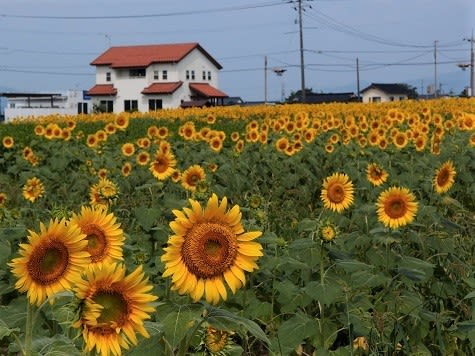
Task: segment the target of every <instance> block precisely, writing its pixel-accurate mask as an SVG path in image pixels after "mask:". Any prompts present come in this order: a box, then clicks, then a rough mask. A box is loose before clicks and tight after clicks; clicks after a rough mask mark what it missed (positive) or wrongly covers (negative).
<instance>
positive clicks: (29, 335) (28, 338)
mask: <svg viewBox="0 0 475 356" xmlns="http://www.w3.org/2000/svg"><path fill="white" fill-rule="evenodd" d="M33 309H34V307H33V305H31V303H29V302H28V304H27V307H26V327H25V356H31V355H32V352H33V349H32V344H33V314H34V310H33Z"/></svg>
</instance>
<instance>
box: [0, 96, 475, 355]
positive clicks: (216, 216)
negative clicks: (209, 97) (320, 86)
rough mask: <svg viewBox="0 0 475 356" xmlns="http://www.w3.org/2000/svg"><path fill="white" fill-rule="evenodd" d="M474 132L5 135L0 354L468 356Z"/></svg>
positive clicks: (411, 116)
mask: <svg viewBox="0 0 475 356" xmlns="http://www.w3.org/2000/svg"><path fill="white" fill-rule="evenodd" d="M474 128H475V101H474V100H473V99H447V100H433V101H404V102H393V103H388V104H380V105H375V104H359V103H354V104H325V105H282V106H273V107H268V106H265V107H242V108H239V107H215V108H206V109H189V110H186V111H183V110H163V111H156V112H150V113H146V114H145V113H144V114H140V113H122V114H119V115H115V114H97V115H88V116H87V115H86V116H85V115H82V116H73V117H60V116H50V117H43V118H29V119H25V120H18V121H15V122H11V123H5V124H2V125H0V262H1V263H0V354H2V355H16V354H25V355H31V354H45V355H46V354H69V355H79V354H84V353H85V352H89V353H91V354H98V355H120V354H125V355H141V356H142V355H185V354H186V355H241V354H248V355H249V354H252V355H292V356H296V355H314V354H318V355H321V354H322V355H348V354H355V355H380V354H391V355H392V354H394V355H414V354H418V355H474V352H473V350H474V349H475V312H474V311H475V308H474V304H473V303H474V300H475V292H474V290H475V267H474V266H475V261H474V256H475V253H474V250H475V242H474V241H473V238H472V237H473V236H475V220H474V217H475V214H474V211H475V151H474V146H475V132H474ZM68 224H73V225H74V226H73V225H71V226H70V225H68ZM67 236H69V238H66V237H67ZM84 239H86V240H87V241H85V240H84ZM38 246H39V247H38ZM44 251H49V252H44ZM66 256H72V258H71V260H69V259H68V258H66ZM59 262H61V263H59ZM64 271H67V273H63V272H64ZM74 271H81V274H80V276H81V277H77V276H76V275H73V272H74ZM61 276H66V277H65V279H61V278H62V277H61ZM51 281H53V282H54V283H53V282H51ZM66 287H67V288H66ZM29 302H32V305H30V303H29ZM31 315H33V320H34V323H33V324H31V323H30V324H29V323H28V320H30V321H31V319H29V318H30V316H31ZM28 325H30V326H28ZM29 341H31V347H30V346H28V342H29Z"/></svg>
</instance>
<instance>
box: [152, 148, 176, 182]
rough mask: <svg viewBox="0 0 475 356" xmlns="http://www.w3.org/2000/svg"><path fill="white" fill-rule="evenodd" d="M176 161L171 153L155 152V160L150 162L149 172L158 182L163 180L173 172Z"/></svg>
mask: <svg viewBox="0 0 475 356" xmlns="http://www.w3.org/2000/svg"><path fill="white" fill-rule="evenodd" d="M175 166H176V159H175V156H174V155H173V153H172V152H171V151H167V152H163V151H161V150H157V152H156V153H155V159H154V160H153V161H151V162H150V171H151V172H152V174H153V176H154V177H155V178H157V179H158V180H165V179H167V178H168V177H170V176H171V175H172V174H173V172H174V171H175Z"/></svg>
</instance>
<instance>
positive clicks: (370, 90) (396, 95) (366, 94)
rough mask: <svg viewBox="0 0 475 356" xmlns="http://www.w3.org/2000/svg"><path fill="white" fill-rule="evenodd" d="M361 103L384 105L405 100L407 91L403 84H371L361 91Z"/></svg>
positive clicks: (407, 96) (407, 95) (407, 94)
mask: <svg viewBox="0 0 475 356" xmlns="http://www.w3.org/2000/svg"><path fill="white" fill-rule="evenodd" d="M361 97H362V101H363V103H384V102H388V101H399V100H407V99H408V98H409V90H408V87H407V85H405V84H388V83H371V85H370V86H368V87H366V88H364V89H363V90H361Z"/></svg>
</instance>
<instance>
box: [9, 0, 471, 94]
mask: <svg viewBox="0 0 475 356" xmlns="http://www.w3.org/2000/svg"><path fill="white" fill-rule="evenodd" d="M297 4H298V2H297V1H285V0H252V1H251V0H245V1H235V0H219V1H218V0H215V1H212V0H200V1H196V0H159V1H157V0H133V1H129V0H127V1H126V0H95V1H87V2H86V1H79V0H76V1H70V0H0V34H1V36H0V91H2V90H3V91H5V90H12V91H58V90H67V89H85V90H87V89H89V88H91V87H92V86H93V85H94V81H95V76H94V73H95V68H94V67H93V66H91V65H90V62H91V61H92V60H94V59H95V58H96V57H97V56H98V55H100V54H101V53H102V52H103V51H105V50H106V49H107V48H108V47H110V46H118V45H136V44H159V43H179V42H199V43H200V44H201V46H202V47H203V48H204V49H205V50H206V51H208V52H209V53H210V54H211V55H212V56H213V57H214V58H215V59H216V60H217V61H218V62H219V63H220V64H221V65H222V66H223V69H222V70H221V72H220V75H219V87H220V89H221V90H223V91H224V92H226V93H227V94H228V95H230V96H241V97H243V99H245V100H251V101H254V100H264V98H265V94H266V85H265V77H266V76H265V72H266V71H265V70H264V68H265V58H267V69H268V70H267V99H268V100H280V99H281V96H282V91H284V95H285V96H288V95H289V94H290V92H291V91H296V90H299V89H300V88H301V72H300V41H299V31H298V30H299V25H298V11H296V10H295V8H297V6H298V5H297ZM302 6H303V9H304V11H303V17H302V24H303V48H304V62H305V86H306V87H307V88H311V89H312V90H313V91H314V92H338V91H351V92H355V93H356V90H357V84H356V83H357V81H356V78H357V75H356V73H357V67H356V59H357V58H358V62H359V77H360V89H363V88H364V87H365V86H367V85H369V84H370V83H372V82H378V83H395V82H404V83H407V84H410V85H413V86H415V87H416V88H417V89H418V91H419V93H421V91H424V92H425V91H426V90H427V86H429V85H431V84H434V82H435V79H436V78H437V80H438V84H440V85H442V91H445V92H448V91H449V90H453V91H454V92H455V93H456V94H458V93H460V91H462V90H463V88H464V86H467V85H468V84H469V82H470V79H469V70H467V71H465V72H464V71H462V70H461V69H459V67H458V66H457V64H459V63H467V64H468V63H469V61H470V41H469V39H470V37H471V34H472V31H473V29H474V27H475V1H474V0H320V1H305V0H303V1H302ZM434 53H435V54H436V62H437V65H435V63H434ZM276 68H279V69H285V70H286V71H285V72H284V74H283V75H282V76H281V77H279V76H278V75H277V74H276V73H275V72H274V71H273V70H274V69H276Z"/></svg>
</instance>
